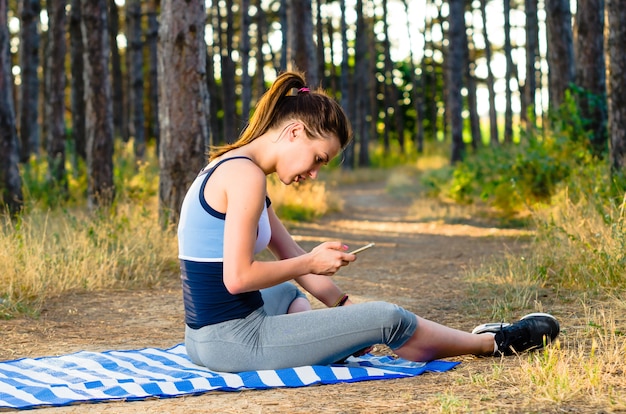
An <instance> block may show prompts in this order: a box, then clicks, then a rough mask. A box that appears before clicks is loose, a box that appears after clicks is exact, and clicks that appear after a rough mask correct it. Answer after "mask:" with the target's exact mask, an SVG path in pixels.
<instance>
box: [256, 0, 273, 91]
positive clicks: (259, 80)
mask: <svg viewBox="0 0 626 414" xmlns="http://www.w3.org/2000/svg"><path fill="white" fill-rule="evenodd" d="M255 5H256V10H257V13H256V28H257V36H256V39H255V57H256V62H255V63H256V71H255V74H254V90H255V94H254V95H255V100H257V101H258V100H259V98H260V97H261V95H263V94H264V93H265V73H264V68H265V54H264V52H263V47H264V45H265V44H266V43H267V31H266V30H267V19H266V16H265V10H263V0H255ZM272 60H273V59H272Z"/></svg>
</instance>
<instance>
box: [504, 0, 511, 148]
mask: <svg viewBox="0 0 626 414" xmlns="http://www.w3.org/2000/svg"><path fill="white" fill-rule="evenodd" d="M504 58H505V60H506V69H505V74H504V84H505V85H504V94H505V102H506V104H505V109H504V142H505V143H506V144H511V143H513V106H512V104H513V103H512V97H513V96H512V95H513V94H512V91H511V79H512V77H513V55H512V51H511V0H504Z"/></svg>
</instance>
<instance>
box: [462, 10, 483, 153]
mask: <svg viewBox="0 0 626 414" xmlns="http://www.w3.org/2000/svg"><path fill="white" fill-rule="evenodd" d="M463 22H464V23H465V19H464V20H463ZM465 33H467V31H466V30H465ZM464 43H465V50H464V56H463V60H464V62H465V76H464V79H465V83H466V85H467V106H468V112H469V118H470V131H471V133H472V148H473V149H474V151H476V150H477V149H478V148H479V147H480V146H481V145H482V141H483V139H482V134H481V132H480V116H479V115H478V98H477V96H476V76H475V68H476V62H474V59H473V54H471V53H470V37H468V36H467V35H465V42H464ZM471 50H472V51H474V50H475V47H474V45H473V44H472V47H471Z"/></svg>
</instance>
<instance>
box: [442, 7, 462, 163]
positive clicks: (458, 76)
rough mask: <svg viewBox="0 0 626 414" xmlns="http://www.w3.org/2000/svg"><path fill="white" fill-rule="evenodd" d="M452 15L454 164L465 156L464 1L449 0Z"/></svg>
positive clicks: (449, 66) (448, 104)
mask: <svg viewBox="0 0 626 414" xmlns="http://www.w3.org/2000/svg"><path fill="white" fill-rule="evenodd" d="M448 6H449V8H450V13H449V15H448V53H447V54H446V58H447V59H446V65H445V66H446V74H447V86H448V99H447V100H446V112H447V113H448V117H449V118H448V119H449V122H450V132H451V134H452V154H451V157H450V161H451V163H452V164H454V163H456V162H459V161H462V160H463V158H464V156H465V143H464V142H463V96H462V95H461V89H462V88H463V72H462V71H461V70H459V68H462V67H463V51H464V50H465V49H466V48H467V44H466V42H467V35H466V34H465V7H464V5H463V0H448Z"/></svg>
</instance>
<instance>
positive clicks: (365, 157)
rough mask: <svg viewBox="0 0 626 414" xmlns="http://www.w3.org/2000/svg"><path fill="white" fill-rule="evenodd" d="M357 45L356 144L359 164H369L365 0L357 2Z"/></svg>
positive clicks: (368, 84) (368, 77)
mask: <svg viewBox="0 0 626 414" xmlns="http://www.w3.org/2000/svg"><path fill="white" fill-rule="evenodd" d="M356 13H357V17H356V19H357V20H356V46H355V57H354V61H355V64H354V83H355V84H356V85H359V87H357V88H355V91H354V99H355V101H356V109H355V114H354V135H355V138H354V139H355V144H358V151H359V153H358V165H359V166H360V167H365V166H368V165H369V140H370V124H371V119H372V113H371V111H370V105H369V102H370V90H371V83H370V79H371V78H370V76H369V73H370V70H369V68H370V61H371V59H370V56H369V50H368V43H369V42H368V37H369V35H370V30H369V27H368V24H367V20H366V19H365V15H364V10H363V0H357V2H356Z"/></svg>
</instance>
